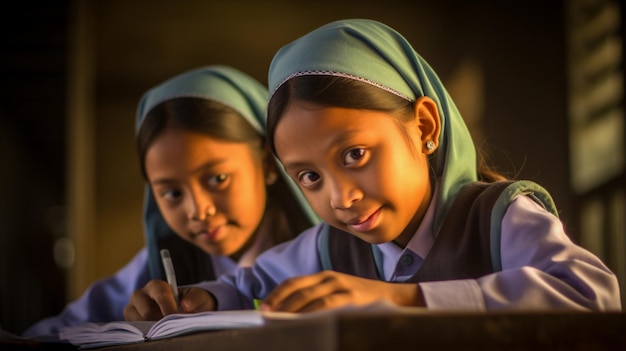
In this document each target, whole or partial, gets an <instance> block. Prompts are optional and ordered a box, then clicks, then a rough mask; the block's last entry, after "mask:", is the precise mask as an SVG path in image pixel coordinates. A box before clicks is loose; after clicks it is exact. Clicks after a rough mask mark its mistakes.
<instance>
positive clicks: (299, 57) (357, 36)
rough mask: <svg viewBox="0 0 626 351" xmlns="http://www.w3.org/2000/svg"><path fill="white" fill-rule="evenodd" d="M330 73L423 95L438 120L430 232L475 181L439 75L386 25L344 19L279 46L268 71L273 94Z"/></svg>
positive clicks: (407, 95) (469, 149) (412, 96)
mask: <svg viewBox="0 0 626 351" xmlns="http://www.w3.org/2000/svg"><path fill="white" fill-rule="evenodd" d="M304 75H332V76H342V77H346V78H351V79H356V80H359V81H362V82H365V83H368V84H372V85H375V86H377V87H379V88H381V89H384V90H387V91H389V92H391V93H393V94H396V95H398V96H400V97H402V98H404V99H407V100H409V101H412V102H414V101H416V100H417V99H418V98H419V97H422V96H428V97H430V98H431V99H433V100H434V101H435V102H436V103H437V107H438V109H439V117H440V119H441V128H442V130H441V133H440V136H439V148H438V149H437V151H436V152H435V157H434V159H433V160H432V161H431V166H432V168H433V170H434V173H435V176H436V178H437V180H436V181H437V182H439V184H440V189H439V193H438V194H435V196H437V209H436V214H435V222H434V228H433V229H434V232H435V233H437V232H438V230H439V228H440V226H441V223H442V221H443V218H444V217H445V214H446V213H447V211H448V209H449V208H450V206H451V204H452V202H453V200H454V198H455V196H456V195H457V193H458V192H459V190H460V188H461V187H462V186H463V185H464V184H466V183H469V182H472V181H475V180H476V179H477V171H476V152H475V149H474V143H473V142H472V138H471V136H470V133H469V131H468V129H467V126H466V125H465V122H464V121H463V118H462V116H461V114H460V113H459V111H458V109H457V108H456V105H455V104H454V102H453V101H452V99H451V98H450V95H449V94H448V92H447V91H446V89H445V87H444V86H443V84H442V82H441V80H440V79H439V77H437V74H436V73H435V71H434V70H433V69H432V68H431V67H430V66H429V65H428V63H427V62H426V61H425V60H424V59H423V58H422V57H421V56H419V55H418V54H417V52H415V50H414V49H413V48H412V47H411V45H410V44H409V42H408V41H407V40H406V39H405V38H404V37H403V36H402V35H401V34H399V33H398V32H396V31H395V30H394V29H392V28H390V27H388V26H387V25H385V24H382V23H379V22H376V21H372V20H366V19H349V20H342V21H336V22H332V23H329V24H327V25H324V26H322V27H320V28H318V29H316V30H314V31H312V32H310V33H308V34H306V35H304V36H303V37H301V38H299V39H297V40H295V41H293V42H291V43H289V44H287V45H286V46H284V47H283V48H281V49H280V50H279V51H278V53H277V54H276V55H275V56H274V59H273V60H272V63H271V66H270V70H269V89H270V91H271V92H272V93H273V92H275V91H276V89H278V88H279V87H280V86H281V85H282V84H283V83H284V82H286V81H287V80H289V79H291V78H294V77H298V76H304Z"/></svg>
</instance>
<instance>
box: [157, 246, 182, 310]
mask: <svg viewBox="0 0 626 351" xmlns="http://www.w3.org/2000/svg"><path fill="white" fill-rule="evenodd" d="M161 261H163V268H164V269H165V277H166V278H167V283H168V284H169V285H170V287H171V288H172V293H174V301H176V307H177V308H179V306H178V285H177V284H176V273H175V272H174V264H172V256H170V251H169V250H168V249H163V250H161Z"/></svg>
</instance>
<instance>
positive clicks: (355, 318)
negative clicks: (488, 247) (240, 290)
mask: <svg viewBox="0 0 626 351" xmlns="http://www.w3.org/2000/svg"><path fill="white" fill-rule="evenodd" d="M409 348H410V349H419V350H585V351H587V350H594V351H596V350H626V314H624V313H603V314H600V313H570V312H564V313H561V312H550V313H510V312H507V313H504V312H503V313H498V312H495V313H494V312H490V313H485V314H469V313H429V314H411V315H406V314H386V313H383V314H376V315H362V314H350V313H346V314H340V315H335V316H325V317H321V318H316V319H311V320H298V321H290V322H279V323H277V324H270V325H267V326H264V327H262V328H254V329H241V330H232V331H216V332H208V333H201V334H195V335H187V336H181V337H177V338H173V339H168V340H160V341H151V342H147V343H142V344H134V345H124V346H115V347H110V348H107V349H106V350H107V351H122V350H151V351H152V350H211V351H215V350H297V351H307V350H325V351H333V350H403V349H409Z"/></svg>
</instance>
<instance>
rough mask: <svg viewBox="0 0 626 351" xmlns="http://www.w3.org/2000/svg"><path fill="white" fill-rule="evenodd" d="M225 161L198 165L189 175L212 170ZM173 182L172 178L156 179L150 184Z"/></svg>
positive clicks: (219, 160) (225, 159)
mask: <svg viewBox="0 0 626 351" xmlns="http://www.w3.org/2000/svg"><path fill="white" fill-rule="evenodd" d="M227 160H228V158H219V159H213V160H211V161H209V162H205V163H203V164H201V165H199V166H198V167H196V168H194V169H192V170H191V172H190V173H199V172H201V171H203V170H206V169H210V168H213V167H215V166H217V165H220V164H222V163H224V162H226V161H227ZM175 182H176V179H172V178H157V179H155V180H153V181H152V182H151V183H152V184H153V185H162V184H171V183H175Z"/></svg>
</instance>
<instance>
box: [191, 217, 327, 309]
mask: <svg viewBox="0 0 626 351" xmlns="http://www.w3.org/2000/svg"><path fill="white" fill-rule="evenodd" d="M321 228H322V226H321V225H318V226H315V227H313V228H310V229H307V230H306V231H304V232H302V233H301V234H299V235H298V236H297V237H296V238H295V239H292V240H291V241H288V242H285V243H282V244H279V245H277V246H274V247H272V248H270V249H268V250H267V251H265V252H264V253H263V254H261V255H260V256H259V257H257V259H256V261H255V263H254V265H253V266H252V267H240V268H238V269H237V270H236V271H235V272H234V273H232V274H226V275H223V276H221V277H220V278H219V279H218V280H217V281H214V282H202V283H199V284H194V285H193V286H195V287H200V288H203V289H205V290H207V291H209V292H210V293H211V294H213V296H214V297H215V298H216V300H217V308H218V310H233V309H246V308H252V307H253V303H252V299H263V298H265V297H266V296H267V295H268V294H269V293H270V292H271V291H272V290H273V289H274V288H275V287H276V286H278V285H279V284H280V283H282V282H283V281H284V280H286V279H288V278H291V277H296V276H302V275H307V274H314V273H317V272H320V271H321V270H322V267H321V264H320V261H319V254H318V250H317V247H318V246H317V245H318V240H319V233H320V230H321Z"/></svg>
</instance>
